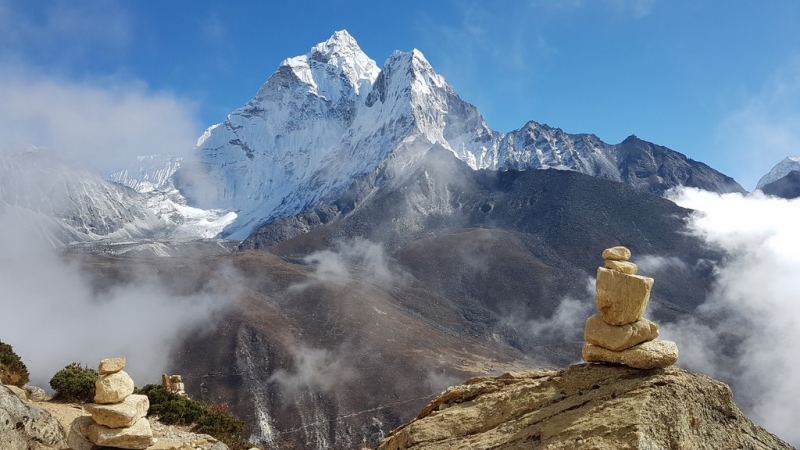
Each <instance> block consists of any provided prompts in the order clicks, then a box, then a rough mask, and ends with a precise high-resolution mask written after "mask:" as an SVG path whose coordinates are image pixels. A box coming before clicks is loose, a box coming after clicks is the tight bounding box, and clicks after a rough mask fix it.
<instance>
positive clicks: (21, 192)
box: [0, 147, 162, 247]
mask: <svg viewBox="0 0 800 450" xmlns="http://www.w3.org/2000/svg"><path fill="white" fill-rule="evenodd" d="M0 214H2V216H3V218H4V219H5V220H11V221H14V222H17V224H18V225H19V222H22V223H24V224H25V226H27V227H29V228H30V229H32V230H34V231H36V232H37V233H39V234H41V235H42V237H43V238H44V239H43V240H44V241H46V242H49V243H50V244H51V245H53V246H54V247H60V246H62V245H65V244H68V243H70V242H82V241H88V240H95V239H101V238H134V237H142V236H144V235H146V234H147V232H148V231H146V230H152V231H154V232H155V231H156V230H158V229H160V228H161V226H162V225H161V223H160V222H159V220H158V218H157V217H156V215H155V214H153V213H152V212H151V211H150V210H148V208H146V207H145V205H144V203H143V202H142V199H141V198H139V195H138V194H137V193H136V192H134V191H133V190H131V189H128V188H126V187H123V186H119V185H116V184H113V183H109V182H108V181H106V180H104V179H103V177H102V176H101V175H100V173H98V172H96V171H94V170H93V169H92V168H91V167H87V166H85V165H83V164H80V163H75V162H68V161H64V160H61V159H59V158H58V157H57V156H56V155H55V154H54V153H53V152H51V151H48V150H46V149H39V148H35V147H29V148H28V149H27V150H25V151H24V152H3V153H0Z"/></svg>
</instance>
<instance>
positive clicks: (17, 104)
mask: <svg viewBox="0 0 800 450" xmlns="http://www.w3.org/2000/svg"><path fill="white" fill-rule="evenodd" d="M0 74H2V75H0V146H2V147H19V146H20V145H24V144H33V145H36V146H40V147H48V148H50V149H52V150H54V151H56V152H57V153H59V154H62V155H63V156H65V157H67V158H82V159H85V160H87V161H89V162H91V163H93V164H94V165H95V166H97V167H99V168H100V169H101V170H103V171H104V172H106V173H108V172H109V171H112V170H115V169H118V168H120V167H121V166H122V165H125V164H127V163H129V162H130V161H131V160H132V159H133V158H134V157H135V156H137V155H143V154H154V153H169V154H181V153H185V152H188V151H190V150H191V149H192V148H193V147H194V142H195V140H196V138H197V136H198V135H199V134H200V133H199V130H200V126H199V125H198V123H197V121H196V119H195V117H194V115H193V114H194V111H193V105H192V104H191V103H190V102H188V101H187V100H185V99H181V98H178V97H176V96H175V95H173V94H171V93H169V92H154V91H152V90H150V89H148V88H147V86H146V85H145V84H143V83H141V82H137V81H120V80H117V79H114V78H107V79H99V80H93V81H92V82H76V81H70V80H63V79H58V78H53V77H46V76H43V75H40V74H37V73H34V72H32V71H31V70H28V69H24V68H22V69H20V68H16V69H15V68H12V67H7V66H6V67H0Z"/></svg>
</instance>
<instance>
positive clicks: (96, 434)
mask: <svg viewBox="0 0 800 450" xmlns="http://www.w3.org/2000/svg"><path fill="white" fill-rule="evenodd" d="M87 437H88V438H89V440H90V441H92V442H93V443H94V444H96V445H100V446H106V447H116V448H127V449H145V448H147V447H149V446H151V445H153V444H155V439H153V432H152V430H151V429H150V422H148V421H147V419H145V418H141V419H139V420H137V421H136V423H134V424H133V426H131V427H128V428H109V427H106V426H103V425H98V424H92V425H89V430H88V436H87Z"/></svg>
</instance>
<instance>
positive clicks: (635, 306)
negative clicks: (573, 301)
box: [595, 267, 654, 325]
mask: <svg viewBox="0 0 800 450" xmlns="http://www.w3.org/2000/svg"><path fill="white" fill-rule="evenodd" d="M653 281H654V280H653V279H652V278H647V277H642V276H639V275H628V274H625V273H622V272H617V271H616V270H610V269H606V268H603V267H598V268H597V283H596V288H597V293H596V295H595V300H596V301H597V309H598V310H599V311H600V315H601V316H602V317H603V320H604V321H605V322H606V323H608V324H609V325H625V324H629V323H633V322H636V321H637V320H639V319H641V318H642V314H644V310H645V308H647V302H648V300H650V290H651V289H652V288H653Z"/></svg>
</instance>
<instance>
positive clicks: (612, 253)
mask: <svg viewBox="0 0 800 450" xmlns="http://www.w3.org/2000/svg"><path fill="white" fill-rule="evenodd" d="M630 258H631V251H630V250H628V249H627V248H625V247H622V246H619V247H611V248H607V249H605V250H603V259H607V260H610V261H627V260H629V259H630Z"/></svg>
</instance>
